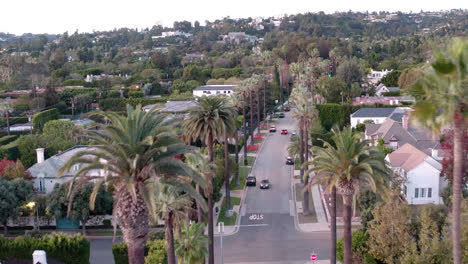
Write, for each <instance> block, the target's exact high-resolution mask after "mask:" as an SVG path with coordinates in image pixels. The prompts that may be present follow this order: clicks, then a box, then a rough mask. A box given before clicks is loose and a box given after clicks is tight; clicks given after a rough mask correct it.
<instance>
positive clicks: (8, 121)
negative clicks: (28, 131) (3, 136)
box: [5, 109, 10, 135]
mask: <svg viewBox="0 0 468 264" xmlns="http://www.w3.org/2000/svg"><path fill="white" fill-rule="evenodd" d="M5 114H6V123H7V133H8V135H10V114H9V113H8V109H7V110H6V113H5Z"/></svg>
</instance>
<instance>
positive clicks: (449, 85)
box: [411, 39, 468, 264]
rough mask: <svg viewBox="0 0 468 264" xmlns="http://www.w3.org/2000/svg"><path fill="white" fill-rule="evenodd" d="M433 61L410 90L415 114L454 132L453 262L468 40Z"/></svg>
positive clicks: (467, 97)
mask: <svg viewBox="0 0 468 264" xmlns="http://www.w3.org/2000/svg"><path fill="white" fill-rule="evenodd" d="M434 58H435V60H434V62H433V63H432V64H431V66H430V67H428V68H426V69H425V71H424V72H423V75H422V77H421V79H419V80H418V81H417V82H416V83H415V84H414V86H413V87H412V89H411V93H412V94H413V95H414V96H415V97H416V105H415V107H414V109H415V111H414V113H413V114H414V116H415V117H416V119H417V120H419V121H420V122H422V123H423V124H424V125H425V126H426V127H428V128H430V129H432V130H433V131H434V132H439V131H440V129H441V128H442V127H443V126H446V125H449V126H451V127H452V128H453V132H454V155H453V156H454V157H453V206H452V217H453V224H452V244H453V257H454V263H455V264H460V263H461V251H460V210H461V209H460V208H461V207H460V206H461V199H462V195H461V189H462V175H463V160H464V154H463V148H462V144H463V131H464V130H465V129H466V121H467V120H468V110H467V107H468V67H467V65H468V41H467V40H462V39H455V40H454V41H452V42H451V43H450V45H449V46H448V47H447V48H446V50H435V51H434Z"/></svg>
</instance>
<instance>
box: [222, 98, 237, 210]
mask: <svg viewBox="0 0 468 264" xmlns="http://www.w3.org/2000/svg"><path fill="white" fill-rule="evenodd" d="M225 111H226V112H227V114H228V115H229V116H228V117H226V118H223V123H224V189H225V192H226V208H231V190H230V187H231V170H230V168H229V160H230V157H229V138H231V137H236V136H237V135H236V134H237V126H236V124H237V111H236V109H235V108H234V106H233V105H232V104H230V102H229V101H227V102H226V107H225Z"/></svg>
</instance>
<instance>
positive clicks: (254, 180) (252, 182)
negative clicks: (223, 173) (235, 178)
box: [246, 175, 257, 186]
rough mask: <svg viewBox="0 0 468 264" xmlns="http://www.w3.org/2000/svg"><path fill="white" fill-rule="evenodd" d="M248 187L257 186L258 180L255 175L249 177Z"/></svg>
mask: <svg viewBox="0 0 468 264" xmlns="http://www.w3.org/2000/svg"><path fill="white" fill-rule="evenodd" d="M246 185H247V186H256V185H257V178H255V176H254V175H249V176H248V177H247V183H246Z"/></svg>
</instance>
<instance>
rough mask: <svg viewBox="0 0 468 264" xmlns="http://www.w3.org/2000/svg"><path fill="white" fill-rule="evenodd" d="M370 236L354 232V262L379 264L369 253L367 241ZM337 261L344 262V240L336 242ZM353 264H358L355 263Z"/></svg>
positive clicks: (352, 240)
mask: <svg viewBox="0 0 468 264" xmlns="http://www.w3.org/2000/svg"><path fill="white" fill-rule="evenodd" d="M368 239H369V236H368V235H367V234H366V233H364V232H361V231H356V232H353V234H352V237H351V245H352V246H351V250H352V254H353V257H352V258H353V260H355V259H364V261H365V262H364V263H367V264H377V261H376V260H375V259H374V258H372V257H371V256H370V255H369V253H367V250H368V248H367V241H368ZM336 259H337V260H339V261H341V262H343V260H344V245H343V238H340V239H338V241H337V242H336ZM353 263H357V262H356V261H353Z"/></svg>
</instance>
